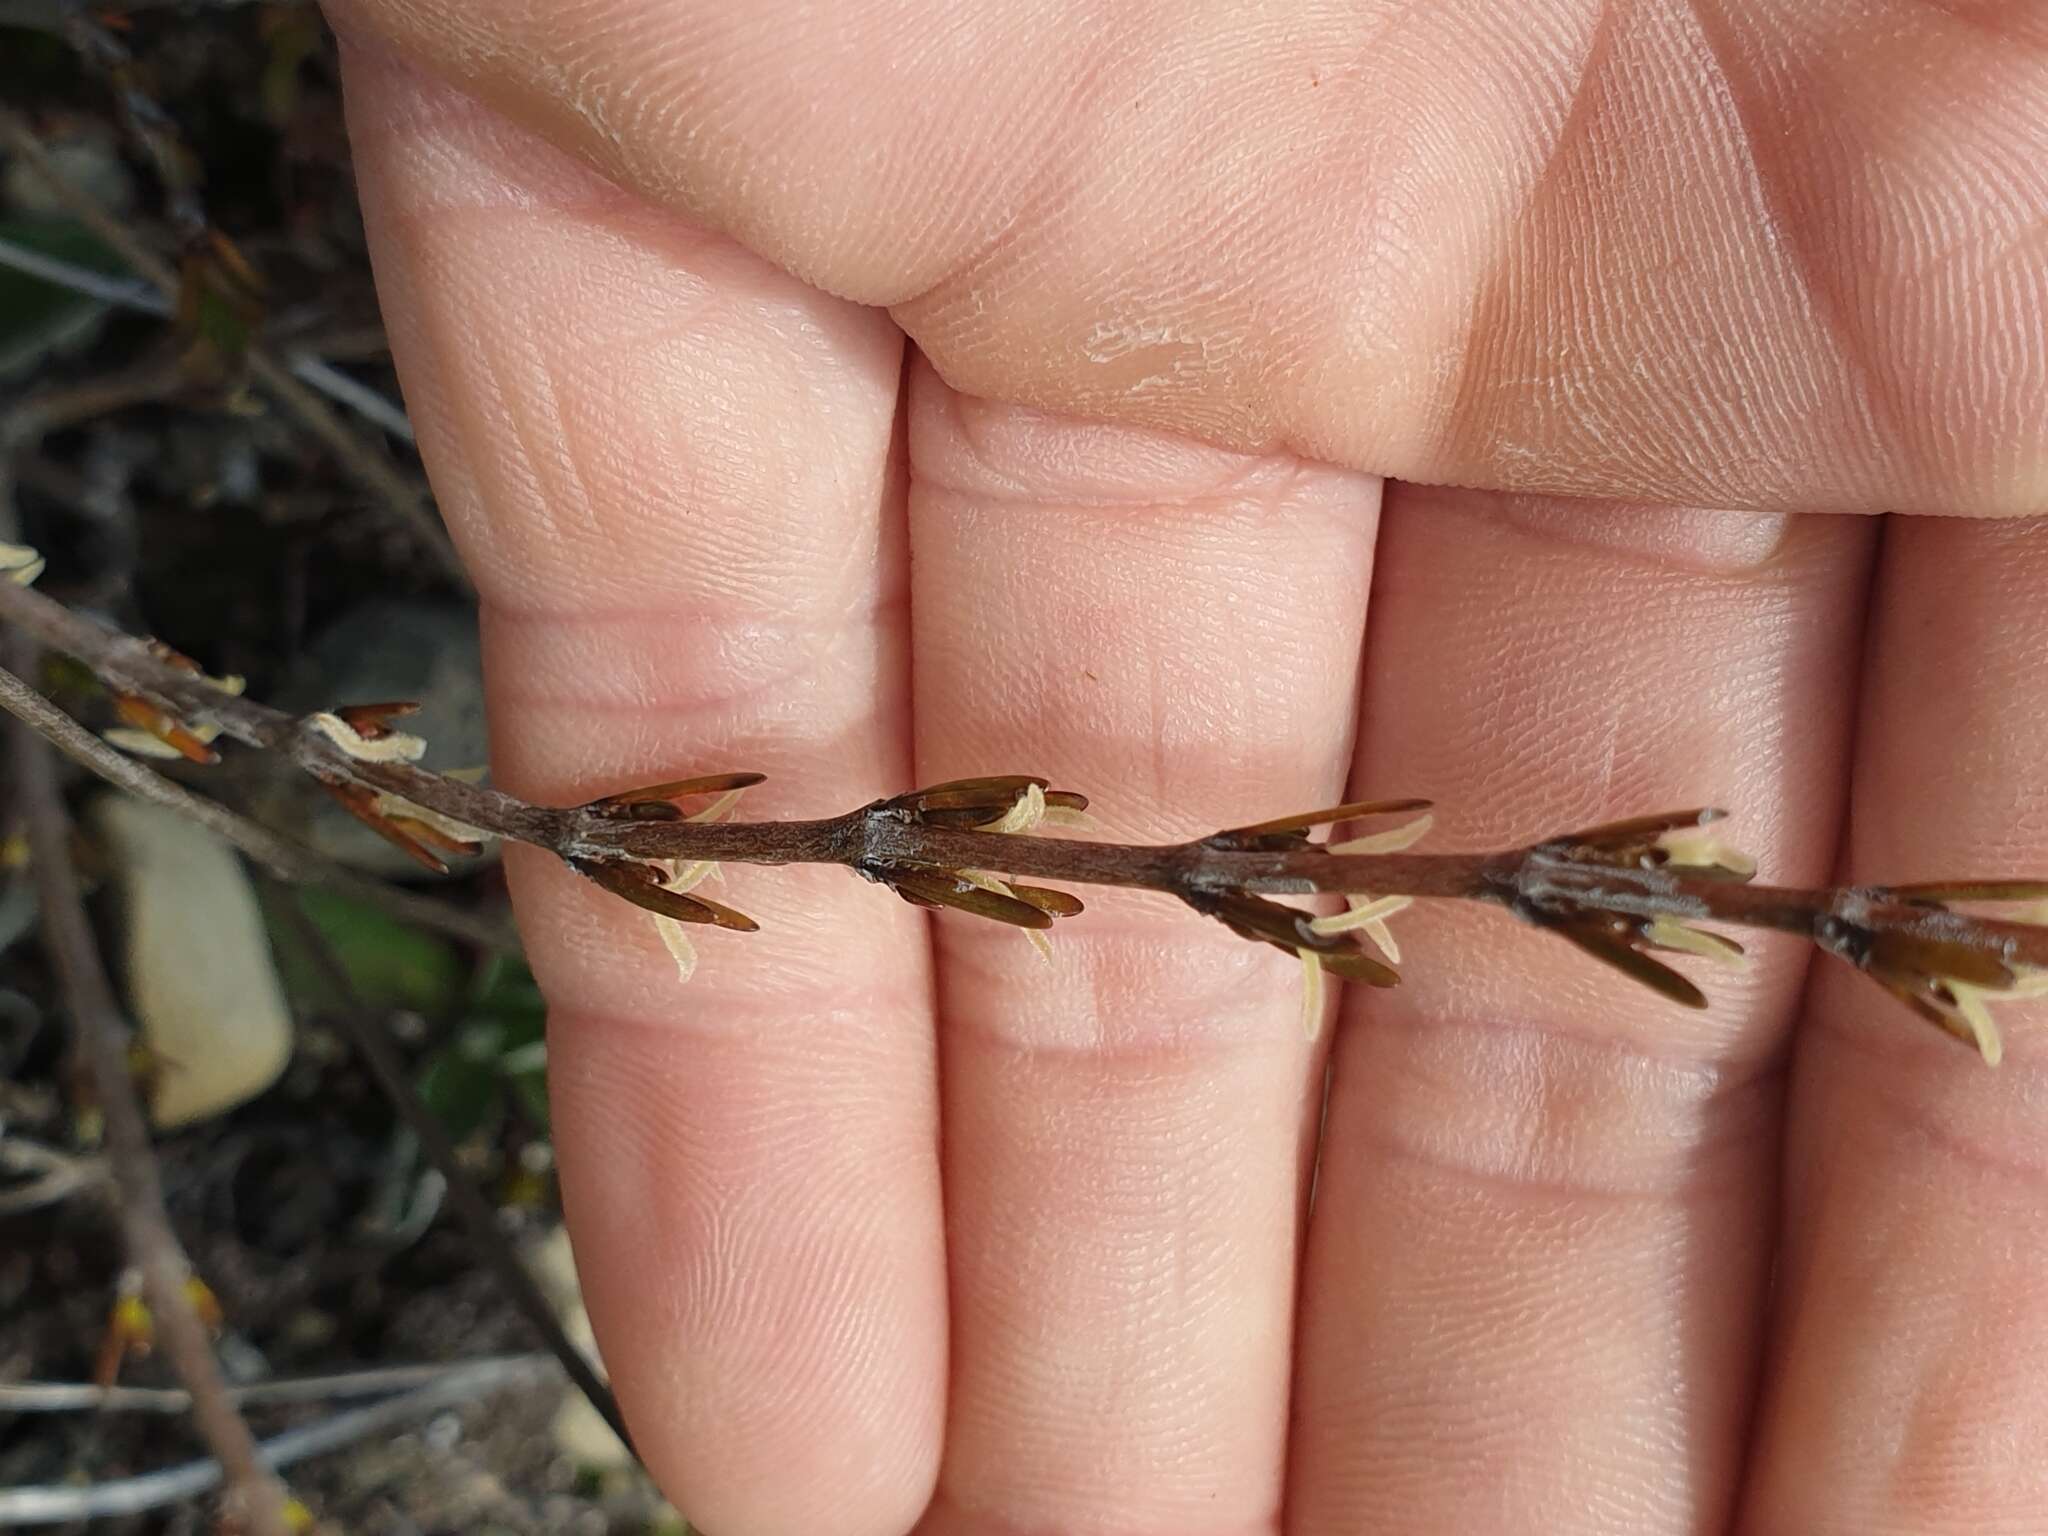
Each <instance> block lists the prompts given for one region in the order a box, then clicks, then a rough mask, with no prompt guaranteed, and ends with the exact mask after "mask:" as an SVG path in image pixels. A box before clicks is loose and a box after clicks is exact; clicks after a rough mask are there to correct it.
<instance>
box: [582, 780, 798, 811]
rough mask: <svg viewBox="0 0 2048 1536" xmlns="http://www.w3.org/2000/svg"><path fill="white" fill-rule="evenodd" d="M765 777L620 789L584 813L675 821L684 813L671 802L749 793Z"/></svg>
mask: <svg viewBox="0 0 2048 1536" xmlns="http://www.w3.org/2000/svg"><path fill="white" fill-rule="evenodd" d="M767 777H768V775H767V774H765V773H707V774H702V775H700V776H699V777H697V778H694V779H670V780H669V781H668V782H666V783H663V784H643V785H641V786H640V787H639V788H637V789H622V790H620V791H619V792H618V793H617V794H615V795H604V796H601V797H600V798H598V799H596V800H592V801H590V802H589V803H588V804H587V805H585V806H584V807H583V809H584V810H586V811H613V810H622V811H626V812H627V813H628V819H629V820H634V821H676V820H680V819H681V817H682V814H683V813H682V811H681V810H680V809H679V808H678V807H676V806H674V805H671V804H670V803H669V802H670V801H672V800H681V799H684V798H685V797H687V796H690V795H723V794H727V793H729V792H731V791H732V790H735V789H752V788H753V787H754V786H755V785H756V784H760V783H762V782H764V781H765V780H766V779H767ZM654 806H659V807H661V810H658V811H657V810H651V809H647V808H648V807H654Z"/></svg>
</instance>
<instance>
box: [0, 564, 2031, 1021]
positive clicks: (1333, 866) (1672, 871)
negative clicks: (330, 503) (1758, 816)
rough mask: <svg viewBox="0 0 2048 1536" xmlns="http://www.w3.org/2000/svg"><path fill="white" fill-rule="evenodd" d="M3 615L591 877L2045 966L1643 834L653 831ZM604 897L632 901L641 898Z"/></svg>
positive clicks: (931, 827) (127, 677)
mask: <svg viewBox="0 0 2048 1536" xmlns="http://www.w3.org/2000/svg"><path fill="white" fill-rule="evenodd" d="M0 621H4V622H6V623H9V624H12V625H15V626H17V627H18V628H20V629H22V630H25V631H27V632H28V633H29V634H31V635H33V636H34V637H36V638H37V639H39V640H41V641H42V642H43V643H45V644H46V645H48V646H51V647H53V648H55V649H58V650H62V651H65V652H68V653H69V654H71V655H72V656H75V657H77V658H78V659H79V660H80V661H82V662H84V663H85V664H86V665H87V666H89V667H90V668H91V669H92V670H93V671H94V672H95V673H96V674H97V675H98V676H99V677H100V679H101V680H102V681H103V682H105V683H106V684H107V685H108V687H110V688H111V689H113V690H114V691H115V692H116V694H117V695H127V696H129V697H131V698H134V699H139V700H141V701H143V702H144V703H146V704H148V705H151V706H154V707H155V708H157V709H159V710H162V711H164V712H165V713H167V714H169V715H171V716H174V717H176V718H178V719H180V720H184V721H207V722H211V723H212V724H215V725H217V726H219V727H220V729H221V732H222V734H223V735H225V736H227V737H229V738H232V739H234V740H238V741H241V742H243V743H245V744H247V745H250V746H255V747H263V748H270V749H274V750H277V751H279V752H282V753H284V754H286V755H288V756H289V757H290V758H292V759H293V760H294V761H295V762H296V763H297V764H298V766H299V767H301V768H302V769H303V770H305V771H306V772H307V773H310V774H312V775H313V776H314V777H316V778H318V779H320V780H321V781H323V782H325V783H327V784H329V785H339V786H346V787H350V788H352V789H353V790H355V791H360V792H365V793H368V794H373V795H374V794H376V793H379V792H382V793H388V794H392V795H396V796H398V797H400V798H401V799H403V800H405V801H408V802H410V803H411V804H412V805H415V806H423V807H426V808H427V809H429V810H432V811H435V812H438V813H440V814H441V815H442V816H445V817H449V818H452V819H453V820H455V821H457V822H461V823H463V824H465V825H467V826H470V827H475V828H478V829H481V830H483V831H486V832H490V833H493V834H496V835H497V836H500V837H504V838H509V839H512V840H514V841H518V842H523V843H528V844H532V845H533V846H536V847H540V848H545V849H548V850H549V851H551V852H553V853H555V854H556V855H558V856H559V857H561V858H562V859H564V860H565V861H568V862H569V863H570V864H572V865H573V866H576V867H578V868H582V869H584V870H585V871H586V872H589V871H591V870H593V869H599V870H602V869H605V868H607V867H608V866H612V865H623V866H624V869H623V870H622V873H624V872H630V871H631V869H632V866H633V865H634V864H636V863H639V862H641V861H648V860H657V859H677V860H684V861H711V862H714V863H742V864H838V865H843V866H845V867H846V868H848V869H851V870H853V871H854V872H856V873H858V874H861V875H863V876H865V877H867V878H869V879H872V880H877V881H881V882H883V883H889V884H893V883H895V882H894V881H893V880H892V878H891V877H892V876H902V875H917V874H920V873H931V874H937V875H944V876H953V875H956V874H957V873H958V872H959V871H962V870H980V871H989V872H994V873H999V874H1002V875H1006V876H1013V877H1019V878H1025V879H1032V880H1055V881H1063V882H1067V883H1072V884H1082V885H1103V886H1121V887H1126V888H1133V889H1145V890H1156V891H1162V892H1166V893H1168V894H1170V895H1174V896H1177V897H1179V898H1181V899H1182V900H1183V901H1185V902H1187V903H1188V904H1189V905H1190V906H1193V907H1196V908H1197V909H1198V910H1202V911H1206V912H1211V913H1213V914H1214V915H1217V916H1219V917H1223V918H1224V920H1225V921H1230V917H1229V916H1228V915H1226V914H1225V912H1223V911H1222V910H1219V908H1220V907H1221V906H1223V905H1228V904H1230V903H1232V902H1237V903H1238V904H1239V905H1240V907H1242V905H1243V904H1244V903H1252V904H1254V905H1256V902H1257V899H1258V897H1259V896H1264V895H1303V894H1308V893H1311V892H1342V893H1352V894H1364V893H1370V894H1373V895H1377V896H1390V895H1392V896H1411V897H1422V898H1440V899H1453V900H1466V901H1485V902H1491V903H1494V904H1495V905H1498V906H1501V907H1504V908H1506V909H1507V910H1509V911H1510V912H1512V913H1513V914H1514V915H1516V916H1518V917H1520V918H1522V919H1524V920H1525V921H1528V922H1532V923H1535V924H1537V925H1538V926H1543V927H1550V928H1554V929H1557V930H1558V931H1560V932H1562V933H1564V934H1566V936H1568V937H1573V938H1574V939H1575V941H1577V942H1580V943H1582V944H1585V945H1588V946H1591V947H1596V949H1597V948H1600V947H1606V946H1610V945H1611V944H1612V942H1614V937H1615V935H1616V934H1623V933H1626V934H1628V935H1630V936H1629V937H1628V938H1627V939H1626V942H1627V943H1628V944H1630V945H1635V944H1637V943H1638V942H1639V941H1640V940H1641V939H1642V937H1643V934H1642V932H1641V928H1642V925H1645V924H1648V923H1651V922H1654V921H1656V920H1658V919H1670V920H1673V921H1676V922H1681V923H1683V922H1695V921H1702V920H1703V921H1707V922H1714V923H1723V924H1729V925H1733V926H1736V927H1743V928H1762V929H1772V930H1776V931H1779V932H1784V933H1790V934H1794V935H1797V936H1799V937H1802V938H1805V939H1808V940H1810V941H1812V942H1813V943H1815V944H1817V945H1819V946H1820V947H1821V948H1823V949H1825V950H1827V951H1828V952H1829V953H1831V954H1834V955H1837V956H1838V957H1840V958H1842V959H1844V960H1846V961H1848V962H1849V963H1850V964H1852V965H1855V966H1857V967H1858V968H1860V969H1864V970H1866V971H1868V972H1870V973H1871V974H1872V975H1873V976H1875V977H1877V978H1878V979H1879V980H1880V981H1883V982H1885V984H1886V985H1888V986H1893V988H1894V990H1897V989H1898V988H1897V984H1899V983H1901V982H1903V983H1904V984H1907V985H1908V986H1909V989H1917V990H1920V991H1925V990H1926V989H1927V988H1929V987H1931V988H1933V989H1934V992H1933V1001H1934V1002H1935V1003H1936V1004H1938V1005H1940V1006H1941V1007H1943V1008H1945V1007H1946V1006H1947V999H1946V994H1944V993H1943V992H1942V991H1941V988H1942V986H1943V985H1944V979H1945V978H1952V977H1963V978H1964V979H1970V978H1971V977H1974V976H1981V975H1983V974H1985V973H1984V972H1983V971H1982V970H1980V969H1977V968H1978V967H1980V966H1981V967H1990V968H1993V969H1994V970H1995V969H1997V968H2004V969H2007V970H2009V969H2011V968H2015V967H2025V968H2030V969H2034V968H2048V928H2044V927H2041V926H2038V925H2034V924H2028V923H2019V922H2009V921H2001V920H1997V919H1993V918H1986V917H1979V916H1976V915H1974V914H1970V913H1964V912H1957V911H1952V910H1950V909H1949V908H1947V907H1946V906H1944V905H1940V904H1938V903H1936V902H1934V901H1931V900H1928V899H1926V898H1925V897H1924V896H1923V897H1920V898H1917V899H1908V896H1907V893H1905V892H1902V891H1890V890H1886V889H1879V888H1865V887H1843V888H1836V889H1816V890H1806V889H1792V888H1785V887H1777V886H1768V885H1755V884H1746V883H1743V882H1741V881H1739V880H1731V879H1729V878H1727V875H1726V872H1724V871H1697V870H1692V869H1690V868H1689V867H1687V866H1683V865H1677V864H1668V863H1662V864H1660V863H1654V862H1649V861H1644V862H1640V863H1639V862H1635V861H1633V860H1630V859H1622V860H1620V861H1614V860H1604V859H1603V857H1602V851H1603V849H1604V850H1606V851H1612V849H1613V848H1614V847H1616V846H1620V845H1622V844H1627V843H1628V840H1629V838H1630V837H1633V836H1635V835H1636V834H1637V833H1638V832H1639V831H1640V828H1637V827H1635V826H1634V824H1621V825H1620V826H1619V827H1618V828H1616V829H1596V830H1595V831H1594V832H1592V833H1588V834H1584V836H1585V837H1587V838H1589V839H1591V840H1592V841H1591V842H1590V843H1584V844H1575V843H1573V842H1572V841H1571V840H1570V839H1565V840H1552V841H1550V842H1546V843H1540V844H1537V845H1534V846H1531V847H1528V848H1522V849H1516V850H1510V851H1505V852H1500V853H1489V854H1411V853H1382V854H1336V853H1331V852H1329V851H1327V850H1326V849H1324V848H1322V847H1319V846H1316V845H1314V844H1311V843H1308V842H1306V841H1305V840H1303V839H1301V838H1299V837H1297V838H1295V839H1292V840H1290V839H1289V838H1287V837H1274V836H1271V835H1269V836H1267V837H1265V838H1264V839H1261V838H1259V837H1256V836H1237V837H1229V836H1225V835H1222V834H1218V835H1216V836H1212V837H1209V838H1203V839H1197V840H1195V841H1192V842H1186V843H1176V844H1168V845H1163V846H1147V845H1137V844H1123V843H1110V842H1098V841H1088V840H1082V839H1074V838H1066V837H1041V836H1034V835H1031V834H1029V833H1026V832H1016V833H1012V832H991V831H977V830H973V829H972V828H971V827H970V826H962V825H959V824H957V823H949V822H948V821H947V819H946V817H945V816H943V815H942V816H934V817H931V818H929V819H927V818H926V817H925V816H924V815H922V814H920V813H919V811H918V810H917V809H916V808H914V807H911V806H907V805H906V804H905V803H904V802H903V801H901V800H890V801H877V802H875V803H874V804H871V805H867V806H862V807H860V808H858V809H856V810H852V811H848V812H846V813H844V814H842V815H839V816H831V817H825V818H822V819H818V820H806V821H773V822H722V823H706V822H696V821H690V820H685V819H681V818H680V817H678V816H670V817H656V816H653V815H650V814H649V812H650V811H660V810H665V809H668V808H667V807H663V806H659V805H656V806H650V805H648V804H647V803H646V802H645V801H644V800H636V799H635V797H633V796H632V795H630V794H629V795H628V796H626V797H625V798H624V800H623V801H621V802H619V803H609V804H607V803H603V802H600V803H597V804H593V805H588V806H578V807H567V808H555V807H547V806H538V805H532V804H529V803H527V802H525V801H523V800H519V799H515V798H514V797H512V796H510V795H506V794H503V793H501V792H499V791H497V790H494V789H489V788H484V787H481V786H478V785H474V784H468V783H464V782H461V781H459V780H455V779H450V778H446V777H443V776H441V775H439V774H435V773H432V772H429V771H427V770H425V769H422V768H419V767H417V766H416V765H414V764H412V763H410V762H403V761H366V760H364V758H363V757H362V756H360V755H357V754H351V753H350V752H349V751H347V750H344V748H343V747H342V745H340V743H339V742H338V741H337V740H336V739H335V738H334V737H333V735H332V734H331V733H330V732H328V731H323V730H322V729H320V728H318V727H316V726H315V725H314V724H313V717H307V718H304V719H301V718H296V717H293V716H290V715H287V714H284V713H282V712H281V711H278V710H275V709H271V708H269V707H267V706H265V705H263V704H259V703H256V702H254V701H252V700H248V699H244V698H240V697H234V696H231V695H228V694H225V693H223V692H221V691H219V690H218V689H217V688H215V687H213V686H212V685H210V684H209V683H207V682H206V681H205V680H204V679H203V678H201V677H200V676H198V675H197V674H196V673H195V672H193V671H191V670H189V669H188V668H189V664H187V666H186V667H181V666H179V665H177V664H175V663H174V662H173V661H172V660H171V659H169V658H168V656H167V654H166V653H165V652H164V651H163V650H162V648H161V647H158V646H153V645H151V644H149V643H148V642H145V641H142V640H138V639H136V638H134V637H132V636H129V635H126V634H122V633H120V632H118V631H114V630H110V629H108V628H105V627H103V626H101V625H99V624H96V623H93V622H92V621H90V620H88V619H86V618H84V617H82V616H80V615H79V614H76V613H74V612H72V611H71V610H70V609H68V608H66V607H64V606H63V605H62V604H60V603H57V602H54V601H52V600H51V599H49V598H47V597H44V596H42V595H41V594H40V593H36V592H33V591H30V590H27V589H25V588H21V587H16V586H13V585H12V584H9V583H5V582H0ZM0 702H5V701H4V700H0ZM373 729H374V728H373ZM109 776H111V775H109ZM953 814H954V815H957V814H958V812H957V810H955V811H954V812H953ZM1654 820H1655V819H1654V818H1652V819H1651V821H1654ZM1649 824H1650V823H1649V822H1646V823H1645V824H1644V825H1649ZM1672 824H1673V825H1676V824H1677V823H1672ZM1254 830H1256V829H1254ZM1603 834H1604V835H1605V836H1604V840H1603ZM1616 838H1619V839H1620V843H1619V844H1617V843H1616V842H1615V841H1614V840H1615V839H1616ZM605 883H606V884H608V885H610V886H612V887H613V888H615V889H620V890H622V891H624V890H627V889H630V888H631V887H632V886H633V885H634V881H632V880H625V881H618V880H612V879H607V880H606V882H605ZM909 884H910V885H911V886H913V887H915V886H916V885H917V882H916V881H914V880H913V881H910V882H909ZM899 888H901V887H899ZM906 894H909V892H908V891H906ZM628 899H631V898H630V897H629V898H628ZM1240 915H1241V914H1240ZM1255 915H1256V914H1255ZM1632 925H1633V926H1632ZM1233 926H1238V925H1237V924H1233ZM1254 926H1256V924H1255V925H1254ZM1240 931H1243V930H1242V929H1241V930H1240ZM1259 936H1268V935H1264V934H1261V935H1259ZM1652 947H1655V946H1654V945H1653V946H1652ZM2010 979H2011V978H2010V977H2007V978H2006V980H2007V981H2008V982H2009V981H2010ZM1923 1011H1925V1010H1924V1009H1923Z"/></svg>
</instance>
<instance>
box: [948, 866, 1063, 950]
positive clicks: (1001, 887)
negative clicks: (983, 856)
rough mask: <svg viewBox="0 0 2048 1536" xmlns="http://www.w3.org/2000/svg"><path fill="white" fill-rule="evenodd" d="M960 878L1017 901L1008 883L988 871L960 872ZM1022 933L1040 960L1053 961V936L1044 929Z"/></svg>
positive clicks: (977, 886)
mask: <svg viewBox="0 0 2048 1536" xmlns="http://www.w3.org/2000/svg"><path fill="white" fill-rule="evenodd" d="M960 878H961V879H962V880H965V881H966V882H967V883H968V884H969V885H971V886H974V887H975V888H976V889H977V890H983V891H989V892H991V893H993V894H995V895H997V896H1007V897H1009V898H1010V899H1011V900H1012V901H1015V900H1016V899H1017V893H1016V892H1015V891H1013V890H1011V889H1010V887H1009V886H1008V885H1007V884H1006V883H1004V882H1003V881H1001V880H998V879H997V878H996V877H995V876H994V875H991V874H989V873H988V872H987V871H986V870H980V869H963V870H961V871H960ZM1022 932H1023V934H1024V937H1025V938H1027V939H1029V940H1030V941H1031V947H1032V948H1033V949H1035V950H1037V951H1038V958H1039V959H1041V960H1045V961H1048V962H1049V961H1050V960H1051V959H1052V937H1051V935H1049V934H1048V933H1047V932H1046V931H1045V930H1044V929H1043V928H1026V929H1024V930H1022Z"/></svg>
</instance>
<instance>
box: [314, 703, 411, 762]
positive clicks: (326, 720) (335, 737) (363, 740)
mask: <svg viewBox="0 0 2048 1536" xmlns="http://www.w3.org/2000/svg"><path fill="white" fill-rule="evenodd" d="M307 723H308V724H309V725H311V726H312V727H313V729H314V730H316V731H318V732H319V733H320V734H321V735H323V736H325V737H326V738H327V739H328V740H329V741H331V742H333V743H334V744H335V745H336V746H337V747H339V748H341V750H342V751H344V752H346V753H347V754H348V755H349V756H350V757H352V758H354V759H355V760H356V761H357V762H359V763H416V762H418V761H419V760H420V759H421V758H422V757H423V756H425V755H426V750H427V744H426V742H424V741H422V740H421V739H420V738H419V737H417V736H408V735H407V734H406V733H405V732H404V731H393V732H391V733H390V734H389V735H388V736H379V737H378V738H377V739H376V740H374V741H372V740H371V739H370V738H368V737H367V736H364V735H363V734H362V733H361V732H360V731H358V730H357V729H356V728H355V727H354V726H352V725H350V724H349V723H348V722H347V721H346V720H344V719H342V718H341V716H339V715H332V714H329V713H327V712H326V711H325V710H322V711H321V712H320V713H319V714H316V715H309V716H307Z"/></svg>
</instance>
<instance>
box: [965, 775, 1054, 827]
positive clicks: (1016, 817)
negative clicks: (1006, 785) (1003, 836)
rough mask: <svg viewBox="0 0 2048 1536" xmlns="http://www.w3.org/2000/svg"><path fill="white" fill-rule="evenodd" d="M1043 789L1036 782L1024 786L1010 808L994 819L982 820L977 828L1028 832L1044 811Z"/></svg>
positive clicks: (1042, 816) (1039, 819)
mask: <svg viewBox="0 0 2048 1536" xmlns="http://www.w3.org/2000/svg"><path fill="white" fill-rule="evenodd" d="M1046 809H1047V807H1046V803H1045V791H1044V790H1042V789H1040V788H1039V787H1038V786H1037V785H1036V784H1027V785H1025V786H1024V793H1023V794H1021V795H1019V796H1018V797H1017V799H1016V801H1015V803H1013V804H1012V805H1011V806H1010V808H1009V809H1008V810H1007V811H1005V812H1003V814H1002V815H1000V816H998V817H997V818H996V819H995V820H994V821H984V822H983V823H982V824H981V826H980V828H979V829H978V830H980V831H983V832H1029V831H1031V830H1032V829H1033V828H1034V827H1036V826H1037V825H1038V824H1039V823H1040V822H1041V821H1044V820H1045V813H1046Z"/></svg>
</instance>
